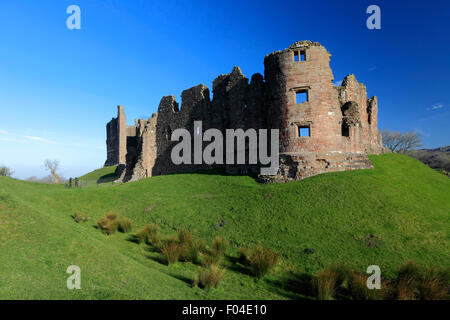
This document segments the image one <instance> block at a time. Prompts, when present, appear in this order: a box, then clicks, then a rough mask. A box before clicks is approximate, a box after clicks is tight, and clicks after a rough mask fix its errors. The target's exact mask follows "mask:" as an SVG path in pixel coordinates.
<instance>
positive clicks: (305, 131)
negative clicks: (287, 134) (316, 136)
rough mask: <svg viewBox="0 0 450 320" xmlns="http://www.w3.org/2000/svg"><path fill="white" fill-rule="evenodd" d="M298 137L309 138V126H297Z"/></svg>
mask: <svg viewBox="0 0 450 320" xmlns="http://www.w3.org/2000/svg"><path fill="white" fill-rule="evenodd" d="M298 136H299V137H300V138H303V137H310V136H311V135H310V130H309V126H299V127H298Z"/></svg>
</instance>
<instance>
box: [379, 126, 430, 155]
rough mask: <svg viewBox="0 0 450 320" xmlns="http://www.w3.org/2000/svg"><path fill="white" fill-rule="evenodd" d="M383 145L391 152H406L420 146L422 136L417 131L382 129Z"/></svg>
mask: <svg viewBox="0 0 450 320" xmlns="http://www.w3.org/2000/svg"><path fill="white" fill-rule="evenodd" d="M381 135H382V137H383V145H384V146H385V147H386V148H388V149H389V150H391V151H392V152H406V151H409V150H413V149H416V148H419V147H421V146H422V138H421V137H420V135H419V134H418V133H417V132H414V131H409V132H406V133H402V132H397V131H390V130H383V131H382V132H381Z"/></svg>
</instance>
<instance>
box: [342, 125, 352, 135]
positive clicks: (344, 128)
mask: <svg viewBox="0 0 450 320" xmlns="http://www.w3.org/2000/svg"><path fill="white" fill-rule="evenodd" d="M341 132H342V136H343V137H350V128H349V126H348V124H347V123H346V122H342V125H341Z"/></svg>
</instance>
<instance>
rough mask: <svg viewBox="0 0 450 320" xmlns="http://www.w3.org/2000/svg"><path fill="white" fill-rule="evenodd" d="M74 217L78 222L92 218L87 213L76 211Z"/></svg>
mask: <svg viewBox="0 0 450 320" xmlns="http://www.w3.org/2000/svg"><path fill="white" fill-rule="evenodd" d="M72 218H73V220H75V222H76V223H80V222H86V221H89V220H90V219H91V217H89V216H85V215H81V214H79V213H75V214H74V215H73V216H72Z"/></svg>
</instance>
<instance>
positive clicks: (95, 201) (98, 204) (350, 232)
mask: <svg viewBox="0 0 450 320" xmlns="http://www.w3.org/2000/svg"><path fill="white" fill-rule="evenodd" d="M370 159H371V161H372V163H373V164H374V166H375V169H374V170H359V171H350V172H338V173H328V174H323V175H319V176H315V177H312V178H308V179H306V180H303V181H299V182H293V183H287V184H271V185H261V184H258V183H257V182H255V181H254V179H252V178H251V177H248V176H227V175H223V174H220V173H218V174H213V173H208V174H202V173H194V174H179V175H166V176H157V177H153V178H148V179H143V180H140V181H138V182H134V183H127V184H122V185H109V184H105V187H103V188H82V189H68V188H64V187H63V186H53V185H44V184H36V183H29V182H24V181H18V180H14V179H10V178H5V177H0V261H1V262H2V263H1V267H0V283H1V285H0V299H10V298H20V299H32V298H36V299H72V298H73V299H112V298H118V299H136V298H142V299H290V298H302V297H303V296H302V294H300V293H299V292H298V290H296V289H295V288H293V287H292V281H291V280H292V279H293V277H301V275H302V274H314V273H316V272H318V271H319V270H321V269H322V268H324V267H327V266H329V265H331V264H335V263H339V262H345V263H347V264H348V265H350V266H352V267H354V268H357V269H358V270H361V271H364V270H365V269H366V268H367V266H369V265H372V264H375V265H379V266H380V267H381V271H382V275H383V276H392V275H393V274H394V272H395V270H396V268H397V267H398V265H399V264H400V263H402V262H405V261H408V260H413V261H415V262H417V263H418V264H419V265H421V266H425V267H430V266H438V267H439V266H440V267H448V266H449V265H450V255H449V250H448V248H449V230H450V228H449V227H450V220H449V213H450V196H449V195H450V180H449V179H448V178H447V177H445V176H444V175H442V174H440V173H438V172H435V171H434V170H432V169H430V168H429V167H427V166H426V165H424V164H422V163H420V162H419V161H417V160H415V159H412V158H410V157H407V156H404V155H394V154H385V155H380V156H370ZM102 170H103V169H102ZM104 170H108V169H104ZM105 174H109V173H105V172H100V173H99V172H94V173H91V174H89V175H88V177H89V176H94V175H95V176H96V177H97V178H95V179H97V180H98V177H101V176H104V175H105ZM95 179H88V180H95ZM74 213H80V214H84V215H89V216H91V217H92V220H90V221H88V222H86V223H75V222H74V220H73V218H72V215H73V214H74ZM106 213H117V214H118V215H119V216H121V217H127V218H130V219H132V220H133V221H134V230H136V229H138V228H140V227H142V226H144V225H145V224H148V223H156V224H158V225H159V226H160V227H161V230H162V233H163V234H164V235H167V236H169V235H172V234H174V233H175V232H176V230H178V229H188V230H191V231H193V232H194V233H195V234H196V236H197V237H199V238H200V239H202V240H203V242H204V243H210V242H211V240H212V239H213V238H214V237H216V236H222V237H225V238H226V239H228V240H229V241H230V243H231V245H230V248H229V249H228V252H227V254H228V255H230V256H236V255H237V252H238V249H239V247H240V246H254V245H257V244H262V245H263V246H265V247H268V248H272V249H275V250H277V251H279V252H280V255H281V257H280V263H279V264H278V265H277V267H276V269H275V270H274V272H272V273H271V274H270V275H269V276H267V277H266V278H264V279H263V280H261V281H259V282H255V281H254V279H253V278H252V277H250V276H249V275H248V274H246V272H245V271H244V270H242V269H240V268H239V267H237V266H236V265H235V264H233V263H231V262H230V261H229V260H227V261H226V262H225V264H226V266H227V268H228V270H227V272H226V274H225V277H224V280H223V282H222V283H221V285H220V286H219V287H218V288H217V289H213V290H211V291H209V292H207V291H205V290H202V289H200V288H192V287H191V281H192V279H193V277H194V275H195V274H196V273H197V268H198V267H197V266H195V265H193V264H191V263H185V262H182V263H177V264H175V265H172V266H170V267H168V266H166V265H163V264H161V263H160V262H159V253H157V252H155V251H154V250H152V249H151V248H150V247H149V246H147V245H144V244H141V245H138V244H136V243H134V242H132V241H130V235H131V234H122V233H116V234H114V235H111V236H107V235H105V234H103V233H101V232H100V231H99V230H97V229H96V228H94V226H95V225H96V221H97V220H98V219H99V218H100V217H102V216H104V215H105V214H106ZM305 249H306V250H305ZM311 249H312V250H311ZM69 265H78V266H80V267H81V277H82V283H81V287H82V289H81V290H68V289H67V288H66V279H67V277H68V275H67V274H66V273H65V272H66V269H67V267H68V266H69Z"/></svg>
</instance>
